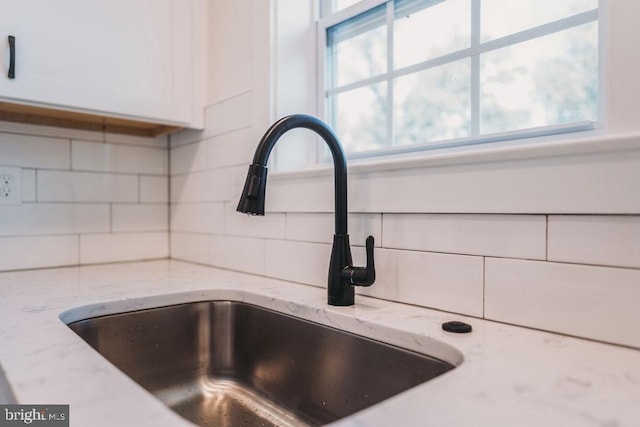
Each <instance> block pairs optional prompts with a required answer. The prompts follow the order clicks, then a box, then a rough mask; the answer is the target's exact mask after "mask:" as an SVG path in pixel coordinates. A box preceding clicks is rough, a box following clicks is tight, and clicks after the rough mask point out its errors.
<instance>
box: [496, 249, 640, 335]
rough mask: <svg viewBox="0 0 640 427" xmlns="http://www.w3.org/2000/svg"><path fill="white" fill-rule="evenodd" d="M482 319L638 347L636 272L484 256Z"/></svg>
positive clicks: (639, 297) (639, 290) (639, 275)
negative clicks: (483, 308)
mask: <svg viewBox="0 0 640 427" xmlns="http://www.w3.org/2000/svg"><path fill="white" fill-rule="evenodd" d="M485 274H486V283H485V287H486V292H485V317H486V318H487V319H492V320H498V321H501V322H507V323H513V324H517V325H522V326H528V327H533V328H539V329H545V330H551V331H556V332H561V333H566V334H570V335H576V336H579V337H585V338H591V339H596V340H602V341H607V342H612V343H617V344H624V345H629V346H633V347H640V334H638V330H637V328H636V327H635V325H638V324H640V310H638V302H639V301H640V270H632V269H623V268H611V267H594V266H585V265H574V264H560V263H552V262H536V261H523V260H510V259H494V258H487V259H486V273H485Z"/></svg>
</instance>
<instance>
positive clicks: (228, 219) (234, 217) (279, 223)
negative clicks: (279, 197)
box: [224, 203, 285, 239]
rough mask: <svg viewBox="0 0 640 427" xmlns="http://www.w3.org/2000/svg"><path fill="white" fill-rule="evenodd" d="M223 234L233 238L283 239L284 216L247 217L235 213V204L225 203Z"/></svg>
mask: <svg viewBox="0 0 640 427" xmlns="http://www.w3.org/2000/svg"><path fill="white" fill-rule="evenodd" d="M225 205H226V208H225V215H224V233H225V234H228V235H234V236H246V237H265V238H271V239H284V238H285V214H283V213H280V214H278V213H269V214H268V215H264V216H249V215H246V214H243V213H240V212H237V211H236V203H226V204H225Z"/></svg>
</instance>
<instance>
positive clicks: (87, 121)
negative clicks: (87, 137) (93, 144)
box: [0, 102, 179, 137]
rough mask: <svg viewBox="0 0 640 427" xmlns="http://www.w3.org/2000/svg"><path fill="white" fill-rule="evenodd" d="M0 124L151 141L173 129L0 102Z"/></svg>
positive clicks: (159, 125) (127, 120)
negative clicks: (140, 137)
mask: <svg viewBox="0 0 640 427" xmlns="http://www.w3.org/2000/svg"><path fill="white" fill-rule="evenodd" d="M0 121H5V122H18V123H27V124H32V125H43V126H57V127H63V128H71V129H81V130H92V131H98V132H109V133H121V134H126V135H135V136H148V137H154V136H158V135H163V134H166V133H169V132H173V131H174V130H177V129H179V127H176V126H169V125H165V124H158V123H149V122H142V121H137V120H131V119H120V118H114V117H106V116H100V115H93V114H86V113H77V112H73V111H64V110H56V109H53V108H43V107H34V106H30V105H21V104H12V103H7V102H0Z"/></svg>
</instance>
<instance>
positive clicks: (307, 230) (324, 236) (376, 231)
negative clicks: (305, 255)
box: [270, 213, 382, 246]
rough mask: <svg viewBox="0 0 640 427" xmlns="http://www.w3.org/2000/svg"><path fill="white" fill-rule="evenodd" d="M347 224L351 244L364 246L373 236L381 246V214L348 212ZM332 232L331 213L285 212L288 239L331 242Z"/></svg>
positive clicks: (333, 231) (332, 216) (376, 243)
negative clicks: (369, 237) (368, 238)
mask: <svg viewBox="0 0 640 427" xmlns="http://www.w3.org/2000/svg"><path fill="white" fill-rule="evenodd" d="M270 215H272V214H270ZM348 226H349V240H350V242H351V244H352V245H358V246H364V244H365V241H366V239H367V237H368V236H373V237H374V238H375V246H382V218H381V215H379V214H349V218H348ZM334 233H335V215H334V214H333V213H287V239H288V240H301V241H305V242H318V243H332V242H333V235H334Z"/></svg>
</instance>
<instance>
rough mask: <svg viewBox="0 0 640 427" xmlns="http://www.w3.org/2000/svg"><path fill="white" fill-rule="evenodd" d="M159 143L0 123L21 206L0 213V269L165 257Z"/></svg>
mask: <svg viewBox="0 0 640 427" xmlns="http://www.w3.org/2000/svg"><path fill="white" fill-rule="evenodd" d="M71 139H73V141H71ZM105 141H106V142H105ZM107 142H108V143H107ZM167 142H168V138H167V137H166V136H162V137H157V138H140V137H130V136H125V135H116V134H105V133H104V132H90V131H78V130H72V129H63V128H55V127H47V126H35V125H24V124H17V123H7V122H0V165H7V166H15V167H20V168H21V169H22V174H21V177H20V178H21V189H22V202H23V203H22V204H21V205H11V206H2V207H0V246H1V247H0V255H2V259H1V260H0V270H11V269H24V268H41V267H54V266H63V265H77V264H80V263H86V262H89V263H91V262H110V261H121V260H122V261H124V260H127V261H129V260H135V259H146V258H158V257H160V258H164V257H167V256H168V253H169V247H168V211H169V207H168V205H167V203H168V201H169V185H168V176H167V171H168V143H167ZM72 168H80V169H87V170H92V171H96V172H88V171H83V172H78V171H74V170H71V169H72ZM145 175H146V176H145ZM149 175H155V176H149ZM139 203H147V204H139ZM151 203H154V204H151ZM113 230H115V231H116V232H123V234H111V233H112V231H113ZM145 231H156V233H141V232H145ZM124 232H129V234H124ZM81 242H82V247H83V248H84V251H83V252H82V255H81V249H80V247H81Z"/></svg>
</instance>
